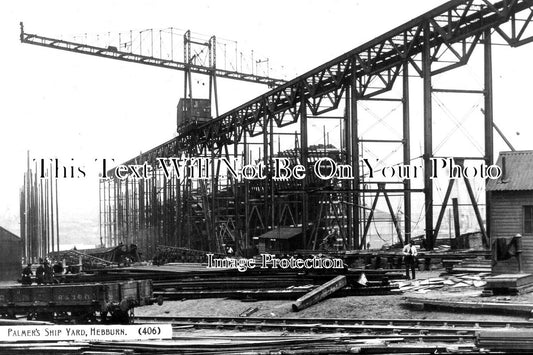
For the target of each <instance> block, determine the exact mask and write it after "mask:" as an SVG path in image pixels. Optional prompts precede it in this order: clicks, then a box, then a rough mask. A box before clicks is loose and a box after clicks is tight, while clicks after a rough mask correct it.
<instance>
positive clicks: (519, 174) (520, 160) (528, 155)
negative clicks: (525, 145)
mask: <svg viewBox="0 0 533 355" xmlns="http://www.w3.org/2000/svg"><path fill="white" fill-rule="evenodd" d="M503 157H505V169H504V167H503V162H502V161H503ZM496 164H497V165H498V166H499V167H501V168H502V170H505V172H506V173H505V175H506V176H502V177H501V178H499V179H497V180H491V179H489V180H488V182H487V191H528V190H533V150H522V151H516V152H500V155H499V157H498V161H497V162H496Z"/></svg>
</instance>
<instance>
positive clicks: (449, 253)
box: [315, 248, 491, 272]
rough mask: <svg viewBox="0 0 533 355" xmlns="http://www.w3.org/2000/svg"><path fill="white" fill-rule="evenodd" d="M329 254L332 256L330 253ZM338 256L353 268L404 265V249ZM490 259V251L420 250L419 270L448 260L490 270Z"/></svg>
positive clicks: (368, 251) (436, 266)
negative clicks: (475, 261) (467, 261)
mask: <svg viewBox="0 0 533 355" xmlns="http://www.w3.org/2000/svg"><path fill="white" fill-rule="evenodd" d="M315 253H316V251H315ZM339 253H340V254H339ZM328 254H330V252H328ZM337 254H338V256H336V257H340V258H343V259H344V262H345V263H346V264H347V265H350V266H352V267H360V268H364V269H381V268H391V269H394V268H401V267H402V265H403V253H402V249H388V250H350V251H346V252H344V253H343V254H342V253H341V252H338V253H336V255H337ZM490 257H491V254H490V251H488V250H472V249H468V250H449V249H447V248H446V249H440V250H439V249H437V250H433V251H427V250H423V249H419V251H418V257H417V262H418V269H419V270H421V271H423V270H431V269H436V268H440V265H441V263H443V262H445V261H446V260H455V263H459V262H462V261H463V260H468V259H471V260H478V261H479V263H480V264H481V265H480V266H483V267H485V266H486V265H488V266H489V268H490ZM485 263H488V264H485ZM476 272H484V270H478V271H476ZM489 272H490V270H489Z"/></svg>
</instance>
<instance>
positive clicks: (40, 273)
mask: <svg viewBox="0 0 533 355" xmlns="http://www.w3.org/2000/svg"><path fill="white" fill-rule="evenodd" d="M35 278H36V280H37V285H41V284H43V283H44V266H43V259H40V260H39V266H38V267H37V270H36V271H35Z"/></svg>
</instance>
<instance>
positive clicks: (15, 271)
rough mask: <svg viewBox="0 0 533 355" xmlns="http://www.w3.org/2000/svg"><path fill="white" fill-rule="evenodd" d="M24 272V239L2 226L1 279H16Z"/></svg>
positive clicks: (0, 244) (0, 234) (0, 241)
mask: <svg viewBox="0 0 533 355" xmlns="http://www.w3.org/2000/svg"><path fill="white" fill-rule="evenodd" d="M21 272H22V240H21V239H20V238H19V237H17V236H16V235H15V234H13V233H11V232H10V231H8V230H7V229H4V228H2V227H0V281H16V280H17V279H19V278H20V275H21Z"/></svg>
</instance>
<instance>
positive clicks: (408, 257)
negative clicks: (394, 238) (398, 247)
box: [402, 241, 418, 280]
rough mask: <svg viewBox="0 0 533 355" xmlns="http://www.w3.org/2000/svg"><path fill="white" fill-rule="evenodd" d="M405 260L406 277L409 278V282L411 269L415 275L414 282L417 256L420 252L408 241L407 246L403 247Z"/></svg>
mask: <svg viewBox="0 0 533 355" xmlns="http://www.w3.org/2000/svg"><path fill="white" fill-rule="evenodd" d="M402 252H403V260H404V262H405V276H406V277H407V280H409V279H410V278H409V269H411V273H412V274H413V280H414V279H415V278H416V277H415V264H416V256H417V255H418V252H417V250H416V246H414V245H413V242H411V241H408V242H407V243H406V244H405V246H404V247H403V250H402Z"/></svg>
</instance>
